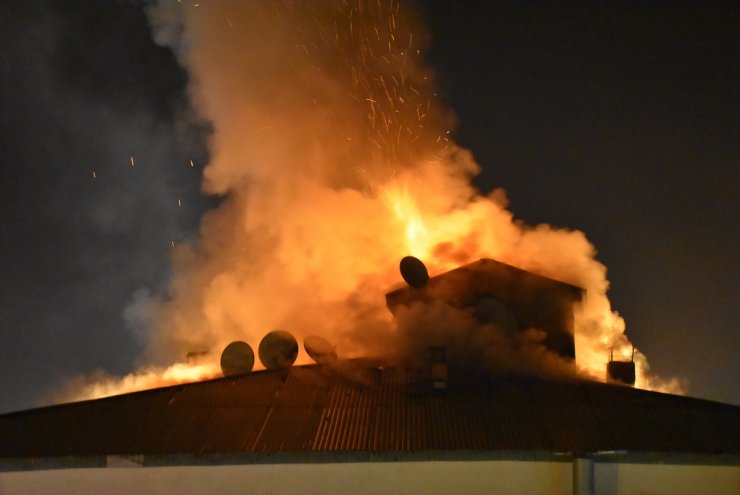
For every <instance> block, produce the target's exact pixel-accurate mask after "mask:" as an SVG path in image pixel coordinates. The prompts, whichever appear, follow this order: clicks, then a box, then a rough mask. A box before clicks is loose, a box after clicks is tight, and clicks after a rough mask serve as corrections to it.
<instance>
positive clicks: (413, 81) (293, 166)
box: [83, 1, 676, 395]
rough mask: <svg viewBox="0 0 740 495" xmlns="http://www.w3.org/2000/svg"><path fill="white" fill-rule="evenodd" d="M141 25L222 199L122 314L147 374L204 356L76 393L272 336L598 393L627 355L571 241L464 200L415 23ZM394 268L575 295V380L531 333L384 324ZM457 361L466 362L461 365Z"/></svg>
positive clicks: (150, 381)
mask: <svg viewBox="0 0 740 495" xmlns="http://www.w3.org/2000/svg"><path fill="white" fill-rule="evenodd" d="M150 18H151V22H152V25H153V29H154V33H155V34H154V36H155V39H156V40H157V41H158V42H159V43H163V44H165V45H166V46H169V47H171V48H172V49H173V50H174V51H175V52H176V53H177V56H178V58H179V60H180V62H181V63H182V64H183V66H184V67H186V68H187V69H188V71H189V73H190V75H191V81H190V85H189V96H190V98H191V101H192V102H193V105H194V106H195V108H196V110H197V112H199V114H200V115H202V116H203V117H204V118H206V119H208V120H209V121H210V122H211V123H212V125H213V130H214V132H213V135H212V137H211V141H210V143H209V149H210V152H211V160H210V162H209V164H208V166H207V167H206V169H205V170H204V181H203V189H204V191H205V192H206V193H208V194H214V195H219V196H222V197H223V201H222V203H221V204H220V205H219V206H218V208H215V209H213V210H212V211H210V212H209V213H207V214H206V215H205V216H204V217H203V220H202V222H201V232H200V238H199V240H198V242H196V243H193V244H190V245H180V246H178V247H176V248H175V249H174V250H173V276H172V282H171V285H170V288H169V294H168V296H167V297H165V298H162V299H159V300H152V301H149V302H148V303H146V302H142V301H141V300H137V302H136V304H137V305H139V306H140V307H142V308H145V310H146V311H147V312H150V313H151V315H152V318H153V320H152V323H153V334H152V336H151V340H150V342H149V346H148V348H147V351H146V356H147V362H149V363H154V364H156V365H159V366H167V365H168V364H170V363H172V362H175V361H178V360H182V359H183V357H184V356H185V355H186V354H187V353H188V352H193V351H208V352H209V354H208V355H207V357H206V358H204V360H203V361H202V362H199V363H198V364H197V366H194V367H192V369H191V371H192V373H190V374H188V372H187V371H184V372H183V375H178V374H177V373H175V374H174V375H173V373H172V371H173V368H170V369H167V370H165V368H156V369H151V368H144V369H142V370H141V371H140V372H139V373H135V374H133V375H130V376H129V377H127V378H125V379H124V380H123V381H122V382H115V381H114V382H110V383H102V384H101V383H100V382H99V381H98V382H97V384H96V387H97V388H95V389H93V390H90V389H88V390H87V391H85V392H83V393H85V394H92V395H95V394H100V393H110V392H112V391H121V390H130V389H132V388H142V387H146V386H152V385H156V384H164V383H171V382H172V381H177V380H178V379H193V378H199V377H203V376H209V375H215V374H216V373H218V369H217V360H218V356H219V353H220V351H221V349H223V347H224V346H225V345H226V344H228V343H229V342H230V341H232V340H237V339H238V340H245V341H247V342H249V343H250V344H251V345H252V346H253V347H256V346H257V344H258V343H259V340H260V339H261V337H262V336H263V335H264V334H266V333H267V332H268V331H270V330H273V329H276V328H281V329H286V330H289V331H291V332H293V333H294V334H295V335H296V336H297V337H298V338H299V340H300V339H301V338H302V337H305V336H307V335H310V334H318V335H321V336H323V337H325V338H327V339H328V340H329V341H331V342H332V343H334V344H336V346H337V348H338V350H339V353H340V355H343V356H345V357H351V356H359V355H377V354H391V353H396V355H404V354H405V355H413V354H414V352H415V351H416V350H417V349H418V348H419V347H420V346H421V344H420V342H422V341H425V340H429V339H431V340H435V339H436V340H440V341H442V342H445V343H447V344H448V345H449V346H450V347H451V349H452V351H451V352H452V360H453V361H458V362H463V361H467V362H475V361H476V360H478V361H480V362H481V363H482V366H488V367H489V368H494V369H517V370H527V371H532V370H539V371H542V372H546V373H550V372H553V373H557V374H561V375H562V374H566V375H574V374H576V373H581V374H582V375H584V376H590V377H602V376H603V370H604V365H605V360H606V356H607V355H608V349H609V348H610V347H612V346H615V347H616V348H617V349H618V352H628V351H629V349H630V347H629V342H628V341H627V339H626V337H625V336H624V322H623V320H622V319H621V318H620V317H619V316H618V315H617V314H616V313H614V312H613V311H612V310H611V308H610V304H609V301H608V299H607V297H606V291H607V289H608V282H607V279H606V268H605V267H604V266H603V265H602V264H600V263H599V262H598V261H596V260H595V249H594V247H593V246H592V245H591V244H590V243H589V241H588V240H587V239H586V237H585V235H584V234H583V233H581V232H577V231H570V230H566V229H557V228H553V227H550V226H547V225H540V226H535V227H530V226H526V225H523V224H521V223H520V222H518V221H516V220H515V219H514V216H513V215H512V213H511V212H509V211H508V210H507V209H506V195H505V193H504V192H503V191H502V190H496V191H494V192H492V193H490V194H488V195H484V194H482V193H480V192H479V191H477V190H476V189H475V188H474V187H473V186H472V185H471V182H470V180H471V178H472V177H473V176H474V175H475V174H476V173H477V171H478V166H477V165H476V163H475V161H474V159H473V157H472V155H471V154H470V153H469V152H468V151H466V150H464V149H461V148H459V147H457V146H456V145H455V144H454V142H453V141H452V134H451V131H452V130H453V129H452V123H453V119H452V118H451V116H450V115H449V114H448V113H447V111H446V110H445V109H444V108H443V107H442V106H441V105H440V104H439V103H438V102H437V101H436V98H435V94H434V83H433V77H432V74H431V73H430V72H429V71H428V70H427V69H426V68H425V66H424V64H423V51H424V46H425V45H424V38H425V36H424V34H423V31H422V29H421V27H420V26H417V25H415V15H414V14H413V12H410V11H406V10H405V9H404V8H402V7H400V6H399V5H398V4H397V3H396V2H390V3H382V2H381V3H375V2H367V3H366V2H341V1H340V2H296V3H273V2H238V3H236V2H209V3H204V4H201V5H199V6H198V7H195V6H192V5H183V4H179V3H175V2H167V3H163V4H161V5H160V6H158V7H157V8H155V9H153V10H152V11H151V13H150ZM407 254H412V255H415V256H418V257H420V258H421V259H423V260H424V261H425V262H426V263H427V265H428V266H429V268H430V271H431V272H432V274H435V273H440V272H443V271H445V270H447V269H450V268H452V267H455V266H457V265H459V264H463V263H467V262H471V261H475V260H476V259H478V258H481V257H491V258H495V259H498V260H500V261H503V262H506V263H509V264H512V265H515V266H517V267H520V268H523V269H525V270H530V271H533V272H535V273H539V274H541V275H544V276H547V277H551V278H555V279H557V280H562V281H564V282H567V283H570V284H573V285H577V286H580V287H583V288H584V289H586V290H587V296H586V298H585V301H584V302H583V304H582V305H581V307H580V308H579V310H578V312H577V314H576V352H577V356H578V363H577V364H578V369H576V368H574V367H573V365H572V364H569V363H564V362H562V361H561V360H559V359H558V358H556V357H555V356H554V355H551V354H548V353H547V352H546V351H545V350H544V348H543V347H542V346H541V345H540V344H539V341H540V338H541V336H540V335H539V333H538V331H537V330H536V329H532V330H531V331H529V332H527V333H525V334H523V335H520V336H517V337H512V336H508V335H506V333H505V332H504V331H503V330H502V329H501V328H497V327H494V326H487V327H486V326H483V327H480V326H479V325H478V326H476V324H475V323H474V322H473V320H472V319H471V317H470V315H468V314H466V313H465V312H464V311H463V312H461V311H460V310H453V309H452V308H449V307H445V306H444V305H441V306H434V305H433V306H432V307H423V308H418V307H417V308H410V309H409V310H408V312H406V313H405V314H403V315H402V316H401V317H400V318H399V319H400V322H399V324H398V325H396V324H395V323H394V322H393V321H392V320H391V317H390V314H389V313H388V311H387V309H386V308H385V306H384V300H383V297H382V296H383V294H384V293H385V292H387V291H388V290H389V289H391V288H393V287H394V285H396V284H398V282H399V276H398V273H397V268H396V267H397V262H398V260H399V259H400V258H401V257H402V256H404V255H407ZM422 328H423V329H425V330H424V332H425V333H424V334H423V335H419V332H420V329H422ZM468 345H473V346H477V347H476V348H478V349H481V351H480V355H479V356H477V357H475V358H474V359H472V361H471V359H469V356H466V355H465V352H466V351H464V349H466V348H467V346H468ZM638 357H639V360H638V363H639V364H640V366H641V373H640V382H639V383H638V385H640V386H646V387H654V388H655V387H659V388H660V387H664V388H665V387H667V388H668V389H671V390H676V385H675V384H667V385H666V384H656V382H652V383H650V382H649V379H648V375H647V374H646V373H645V371H646V365H645V361H644V358H643V357H642V356H641V355H639V354H638ZM305 359H306V358H305V356H302V357H301V360H305ZM168 373H169V377H165V375H166V374H168ZM101 387H102V388H101Z"/></svg>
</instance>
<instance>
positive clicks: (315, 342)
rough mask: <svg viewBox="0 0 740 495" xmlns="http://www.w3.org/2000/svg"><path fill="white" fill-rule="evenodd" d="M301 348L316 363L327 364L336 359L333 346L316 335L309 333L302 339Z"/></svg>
mask: <svg viewBox="0 0 740 495" xmlns="http://www.w3.org/2000/svg"><path fill="white" fill-rule="evenodd" d="M303 348H304V349H306V353H308V355H309V356H311V359H313V360H314V361H316V363H317V364H327V363H332V362H334V361H336V360H337V351H336V350H335V349H334V347H332V345H331V344H330V343H329V342H328V341H327V340H326V339H324V338H323V337H319V336H318V335H309V336H308V337H306V338H305V339H303Z"/></svg>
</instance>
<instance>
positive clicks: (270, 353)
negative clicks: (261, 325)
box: [259, 330, 298, 370]
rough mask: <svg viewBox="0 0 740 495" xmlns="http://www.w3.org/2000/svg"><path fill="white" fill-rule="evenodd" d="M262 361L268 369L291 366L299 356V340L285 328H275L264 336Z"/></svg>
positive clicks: (261, 350) (260, 353) (261, 351)
mask: <svg viewBox="0 0 740 495" xmlns="http://www.w3.org/2000/svg"><path fill="white" fill-rule="evenodd" d="M259 356H260V361H262V364H263V365H264V366H265V368H267V369H268V370H280V369H285V368H290V365H291V364H293V362H294V361H295V359H296V358H297V357H298V342H296V340H295V337H293V336H292V335H291V334H290V333H288V332H286V331H284V330H274V331H272V332H270V333H268V334H267V335H265V336H264V337H263V338H262V342H260V348H259Z"/></svg>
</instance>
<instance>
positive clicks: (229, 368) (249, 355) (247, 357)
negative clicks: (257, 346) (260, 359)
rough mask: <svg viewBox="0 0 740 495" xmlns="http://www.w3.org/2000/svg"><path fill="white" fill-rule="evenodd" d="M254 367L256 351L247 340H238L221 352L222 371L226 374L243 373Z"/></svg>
mask: <svg viewBox="0 0 740 495" xmlns="http://www.w3.org/2000/svg"><path fill="white" fill-rule="evenodd" d="M253 367H254V351H253V350H252V348H251V347H250V346H249V344H247V343H246V342H242V341H241V340H236V341H234V342H232V343H231V344H229V345H227V346H226V348H225V349H224V352H222V353H221V371H222V372H223V374H224V376H234V375H243V374H245V373H249V372H250V371H252V368H253Z"/></svg>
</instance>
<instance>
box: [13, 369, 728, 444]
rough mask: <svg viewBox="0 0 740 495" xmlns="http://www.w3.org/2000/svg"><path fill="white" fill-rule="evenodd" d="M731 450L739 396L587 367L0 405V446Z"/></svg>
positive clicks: (390, 376)
mask: <svg viewBox="0 0 740 495" xmlns="http://www.w3.org/2000/svg"><path fill="white" fill-rule="evenodd" d="M425 450H428V451H433V450H461V451H463V450H464V451H504V450H506V451H540V452H542V451H549V452H594V451H611V450H618V451H622V450H626V451H632V452H673V453H697V454H733V455H737V454H740V407H736V406H731V405H727V404H720V403H715V402H709V401H704V400H699V399H692V398H687V397H680V396H673V395H667V394H659V393H654V392H647V391H643V390H636V389H631V388H627V387H620V386H616V385H607V384H602V383H595V382H588V381H559V380H550V379H543V378H537V377H526V376H517V375H495V376H487V377H479V378H478V379H476V380H470V381H468V382H467V383H458V384H451V386H450V388H449V389H447V390H445V391H443V392H435V391H433V390H432V389H431V387H430V386H428V384H427V383H426V382H425V380H424V376H423V375H422V374H420V373H417V372H413V371H410V370H406V369H402V368H386V369H381V368H378V367H374V366H371V365H366V364H363V363H362V362H354V363H349V362H344V363H339V364H338V365H337V366H335V367H332V368H327V367H320V366H317V365H312V366H296V367H293V368H290V369H289V370H287V371H261V372H255V373H252V374H249V375H245V376H240V377H231V378H222V379H217V380H211V381H207V382H200V383H192V384H186V385H179V386H175V387H168V388H161V389H155V390H148V391H144V392H137V393H132V394H127V395H122V396H117V397H110V398H106V399H99V400H94V401H86V402H79V403H72V404H65V405H59V406H52V407H46V408H40V409H34V410H29V411H21V412H16V413H11V414H5V415H0V458H5V459H8V458H24V457H45V458H48V457H61V456H95V455H133V454H143V455H172V454H195V455H207V454H223V453H251V454H263V453H264V454H277V453H301V452H302V453H319V452H392V451H425Z"/></svg>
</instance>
